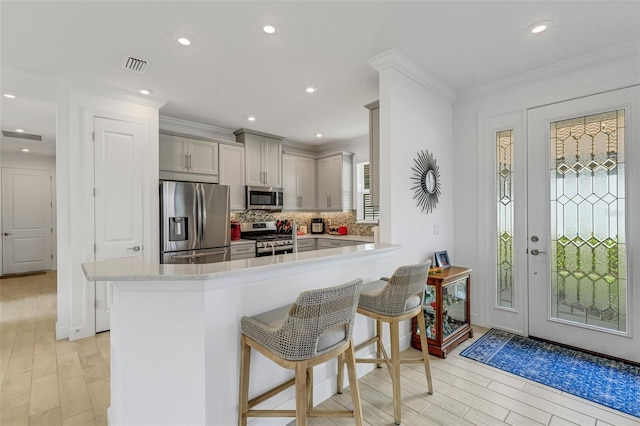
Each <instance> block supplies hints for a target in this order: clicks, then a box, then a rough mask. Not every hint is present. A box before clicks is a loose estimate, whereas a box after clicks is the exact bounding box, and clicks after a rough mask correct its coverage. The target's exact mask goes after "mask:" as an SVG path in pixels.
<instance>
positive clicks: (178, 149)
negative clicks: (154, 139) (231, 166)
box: [159, 133, 218, 183]
mask: <svg viewBox="0 0 640 426" xmlns="http://www.w3.org/2000/svg"><path fill="white" fill-rule="evenodd" d="M159 155H160V171H161V173H160V174H161V176H160V177H161V178H167V179H183V180H202V181H207V182H214V183H217V182H218V144H217V143H216V142H211V141H205V140H199V139H189V138H185V137H181V136H174V135H165V134H162V133H161V134H160V152H159ZM176 173H184V174H176ZM191 174H197V175H201V176H200V178H198V177H191V176H190V175H191Z"/></svg>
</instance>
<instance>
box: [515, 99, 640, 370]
mask: <svg viewBox="0 0 640 426" xmlns="http://www.w3.org/2000/svg"><path fill="white" fill-rule="evenodd" d="M638 111H640V88H639V87H633V88H629V89H623V90H618V91H614V92H608V93H604V94H600V95H595V96H589V97H585V98H581V99H576V100H572V101H567V102H563V103H559V104H554V105H550V106H545V107H540V108H535V109H532V110H530V111H529V114H528V179H527V181H528V190H527V192H528V203H527V204H528V274H529V289H528V296H529V335H531V336H536V337H540V338H543V339H547V340H551V341H556V342H560V343H564V344H568V345H570V346H575V347H579V348H583V349H587V350H590V351H594V352H599V353H604V354H608V355H611V356H615V357H619V358H624V359H628V360H633V361H636V362H639V361H640V350H639V348H640V338H639V337H638V333H640V321H639V320H638V318H639V317H640V312H638V310H639V309H640V274H639V273H637V272H636V274H634V271H633V268H632V266H633V265H634V264H635V265H640V260H639V259H640V257H639V251H638V250H632V249H631V248H632V247H634V246H635V247H636V248H637V247H638V241H637V239H636V238H637V236H638V233H639V231H640V230H639V225H638V221H639V218H638V216H640V215H639V214H638V211H639V209H638V207H639V206H640V204H639V203H638V195H639V193H640V192H639V188H640V173H639V171H640V156H639V155H640V145H638V142H640V135H639V131H638V129H639V124H640V115H639V113H638ZM634 308H635V311H634Z"/></svg>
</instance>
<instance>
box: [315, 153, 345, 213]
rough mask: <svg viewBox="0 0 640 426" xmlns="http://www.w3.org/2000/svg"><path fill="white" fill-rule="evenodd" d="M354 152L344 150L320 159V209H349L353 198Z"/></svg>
mask: <svg viewBox="0 0 640 426" xmlns="http://www.w3.org/2000/svg"><path fill="white" fill-rule="evenodd" d="M352 184H353V154H352V153H347V152H342V153H338V154H335V155H331V156H329V157H326V158H321V159H319V160H318V205H317V208H318V209H319V210H329V211H349V210H351V209H352V206H353V200H352V194H353V187H352Z"/></svg>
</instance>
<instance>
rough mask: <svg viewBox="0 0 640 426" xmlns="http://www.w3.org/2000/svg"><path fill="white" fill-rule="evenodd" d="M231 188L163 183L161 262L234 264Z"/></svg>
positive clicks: (161, 184) (161, 182)
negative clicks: (232, 252) (229, 261)
mask: <svg viewBox="0 0 640 426" xmlns="http://www.w3.org/2000/svg"><path fill="white" fill-rule="evenodd" d="M230 244H231V236H230V225H229V187H228V186H226V185H217V184H212V183H196V182H174V181H160V251H161V252H160V262H161V263H215V262H224V261H226V260H230V249H229V246H230Z"/></svg>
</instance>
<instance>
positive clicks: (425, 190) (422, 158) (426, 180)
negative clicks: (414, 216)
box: [411, 151, 440, 214]
mask: <svg viewBox="0 0 640 426" xmlns="http://www.w3.org/2000/svg"><path fill="white" fill-rule="evenodd" d="M413 163H414V165H413V167H411V170H413V176H411V180H412V181H413V182H414V184H413V186H412V187H411V189H412V190H413V192H414V195H413V199H414V200H416V205H417V206H418V207H419V208H420V210H421V211H423V212H425V213H427V214H429V213H431V212H432V211H433V209H434V208H435V207H436V204H438V196H439V195H440V171H439V169H438V165H437V164H436V160H435V159H434V158H433V154H430V153H429V151H420V152H419V153H418V155H417V156H416V158H414V159H413Z"/></svg>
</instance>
